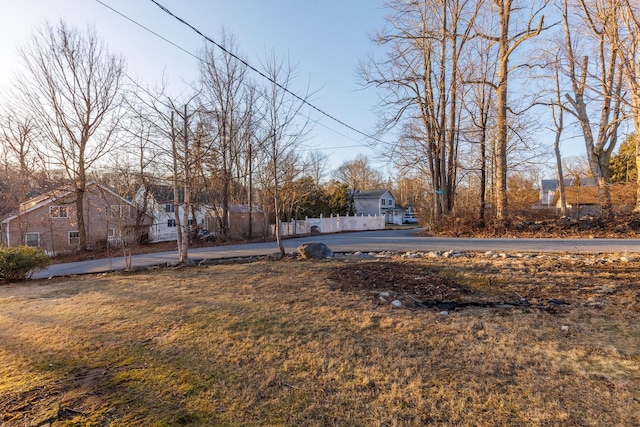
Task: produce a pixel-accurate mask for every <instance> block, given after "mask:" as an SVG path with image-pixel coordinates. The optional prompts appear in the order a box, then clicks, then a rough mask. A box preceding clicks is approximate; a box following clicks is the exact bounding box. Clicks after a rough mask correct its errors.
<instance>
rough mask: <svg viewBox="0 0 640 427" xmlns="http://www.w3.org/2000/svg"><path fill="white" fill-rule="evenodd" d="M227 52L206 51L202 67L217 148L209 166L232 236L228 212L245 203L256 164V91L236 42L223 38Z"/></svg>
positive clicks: (222, 217)
mask: <svg viewBox="0 0 640 427" xmlns="http://www.w3.org/2000/svg"><path fill="white" fill-rule="evenodd" d="M222 40H223V43H222V44H223V46H224V50H220V49H214V48H213V46H211V45H209V44H207V45H205V47H204V50H203V53H202V55H201V56H202V57H203V58H204V60H203V61H202V62H201V67H200V80H201V83H202V97H201V102H202V107H201V109H202V111H203V115H204V116H206V118H207V119H208V121H209V122H210V125H209V126H208V129H209V130H210V132H211V135H210V138H211V140H212V142H213V144H214V146H215V150H213V151H211V152H210V153H211V154H212V156H211V158H210V159H209V161H208V162H207V166H208V168H209V172H210V173H211V174H212V175H213V179H214V180H217V181H219V182H218V185H217V188H219V189H220V190H219V192H220V198H221V203H220V204H221V210H222V212H221V215H220V216H219V218H220V221H221V231H222V233H223V235H225V236H227V235H228V233H229V223H228V218H229V216H228V212H229V204H230V203H231V201H232V200H234V199H235V200H236V201H239V199H244V196H245V194H246V193H247V192H246V189H245V188H242V187H243V186H242V184H243V183H244V182H246V181H245V180H246V178H247V176H248V175H249V169H250V163H251V162H252V160H253V159H252V158H251V155H250V154H249V151H251V150H252V149H253V147H250V145H251V142H252V138H253V135H252V132H253V130H254V127H255V126H254V121H255V120H254V119H255V114H256V111H255V107H254V104H255V102H256V99H255V98H256V90H255V85H254V84H253V83H252V82H251V81H250V80H249V77H248V73H249V68H248V66H247V63H246V62H245V61H243V60H241V59H239V54H238V53H237V48H236V45H235V41H234V39H233V38H232V37H228V36H227V35H226V34H224V33H223V35H222Z"/></svg>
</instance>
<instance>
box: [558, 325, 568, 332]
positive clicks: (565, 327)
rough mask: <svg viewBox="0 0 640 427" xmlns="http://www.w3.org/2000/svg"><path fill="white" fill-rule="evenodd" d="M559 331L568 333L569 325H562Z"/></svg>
mask: <svg viewBox="0 0 640 427" xmlns="http://www.w3.org/2000/svg"><path fill="white" fill-rule="evenodd" d="M560 329H561V330H563V331H564V332H567V331H569V325H562V327H561V328H560Z"/></svg>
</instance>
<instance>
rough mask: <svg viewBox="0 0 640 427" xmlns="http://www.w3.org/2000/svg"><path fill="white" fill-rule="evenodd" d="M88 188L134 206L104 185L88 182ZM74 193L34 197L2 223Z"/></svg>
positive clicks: (63, 191) (64, 190)
mask: <svg viewBox="0 0 640 427" xmlns="http://www.w3.org/2000/svg"><path fill="white" fill-rule="evenodd" d="M90 187H97V188H99V189H101V190H102V191H106V192H108V193H109V194H111V195H113V196H114V197H117V198H118V199H120V200H122V201H123V202H124V203H126V204H128V205H131V206H134V205H133V204H132V203H131V202H130V201H129V200H127V199H125V198H124V197H122V196H121V195H119V194H118V193H116V192H115V191H113V190H111V189H109V188H107V187H105V186H104V185H101V184H98V183H97V182H95V181H89V182H87V184H86V188H87V189H88V188H90ZM73 192H74V190H73V189H72V188H59V189H56V190H53V191H50V192H48V193H45V194H41V195H39V196H36V197H34V198H32V199H29V200H27V201H26V202H24V203H22V204H21V205H20V211H19V212H18V213H16V214H14V215H11V216H9V217H7V218H5V219H3V220H2V223H3V224H5V223H9V222H11V221H13V220H14V219H16V218H18V217H19V216H20V215H24V214H26V213H28V212H31V211H34V210H36V209H39V208H41V207H42V206H47V205H49V204H51V203H55V202H56V201H57V200H59V199H62V198H64V197H67V196H70V195H72V194H73Z"/></svg>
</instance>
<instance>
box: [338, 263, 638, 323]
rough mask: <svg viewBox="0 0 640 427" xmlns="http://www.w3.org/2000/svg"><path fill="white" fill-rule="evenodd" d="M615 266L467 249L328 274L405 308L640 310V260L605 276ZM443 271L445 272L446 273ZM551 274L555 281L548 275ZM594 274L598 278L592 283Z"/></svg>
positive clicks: (344, 287)
mask: <svg viewBox="0 0 640 427" xmlns="http://www.w3.org/2000/svg"><path fill="white" fill-rule="evenodd" d="M452 264H455V269H456V270H457V272H458V276H457V277H456V278H452V277H451V276H452V271H451V267H452ZM612 265H613V262H612V261H611V260H610V259H607V258H602V257H601V258H598V257H592V256H587V257H577V256H575V257H574V256H541V257H540V258H539V259H531V258H527V259H507V260H502V259H500V260H492V261H491V262H487V261H486V260H483V259H482V256H481V255H468V256H467V257H465V258H463V259H456V260H455V261H452V260H439V261H438V260H431V261H430V262H429V263H427V264H426V265H425V263H420V262H418V263H416V262H406V261H404V262H402V261H400V262H398V261H394V262H390V261H368V262H358V263H350V264H343V265H340V266H339V267H336V268H335V269H333V270H332V271H331V272H330V273H329V275H328V277H329V278H330V279H332V280H333V281H334V283H335V287H336V289H339V290H340V291H342V292H347V293H353V292H364V294H366V295H367V296H368V298H369V299H370V300H371V301H372V302H375V303H381V304H384V303H388V302H391V301H392V300H397V301H400V302H401V303H402V307H404V308H417V309H423V308H436V309H440V310H463V309H469V308H500V309H509V308H513V307H530V308H535V309H544V310H547V311H549V312H557V311H558V310H562V309H567V308H569V307H570V306H576V307H577V306H586V307H592V308H602V307H605V306H607V307H619V308H623V309H631V310H635V311H638V310H640V295H638V294H637V292H636V289H637V280H636V278H637V277H638V275H640V264H639V263H638V262H623V263H620V262H618V263H617V264H616V274H615V275H610V277H607V276H608V275H607V274H605V275H603V272H605V271H609V270H610V269H611V268H612ZM444 269H448V271H447V272H445V273H443V270H444ZM443 274H444V275H443ZM552 274H553V275H555V276H556V277H557V278H558V280H556V281H554V280H548V279H545V277H549V276H551V275H552ZM535 276H537V278H536V277H535ZM593 277H598V278H599V280H598V281H593ZM523 282H526V283H523ZM496 284H499V286H495V285H496Z"/></svg>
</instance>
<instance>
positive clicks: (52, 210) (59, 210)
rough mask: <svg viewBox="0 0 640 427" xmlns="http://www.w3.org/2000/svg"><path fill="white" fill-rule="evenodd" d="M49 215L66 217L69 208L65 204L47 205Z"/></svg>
mask: <svg viewBox="0 0 640 427" xmlns="http://www.w3.org/2000/svg"><path fill="white" fill-rule="evenodd" d="M49 215H50V216H51V218H67V217H68V216H69V210H68V209H67V207H66V206H49Z"/></svg>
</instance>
